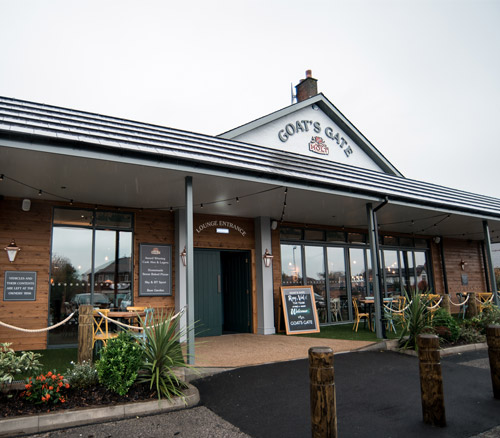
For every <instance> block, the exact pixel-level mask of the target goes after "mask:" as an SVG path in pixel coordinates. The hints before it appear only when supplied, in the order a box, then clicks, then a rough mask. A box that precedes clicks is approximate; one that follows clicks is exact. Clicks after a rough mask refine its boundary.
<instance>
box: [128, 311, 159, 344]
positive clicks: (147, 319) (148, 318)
mask: <svg viewBox="0 0 500 438" xmlns="http://www.w3.org/2000/svg"><path fill="white" fill-rule="evenodd" d="M127 312H137V313H139V312H141V313H142V312H144V313H145V315H144V319H143V320H142V322H143V324H144V327H149V326H150V325H152V324H153V319H154V318H153V314H154V309H153V308H152V307H138V306H135V307H134V306H129V307H127ZM137 322H138V323H140V320H139V319H137ZM134 336H135V337H136V338H138V339H142V340H143V341H145V340H146V329H144V330H141V331H139V332H138V333H134Z"/></svg>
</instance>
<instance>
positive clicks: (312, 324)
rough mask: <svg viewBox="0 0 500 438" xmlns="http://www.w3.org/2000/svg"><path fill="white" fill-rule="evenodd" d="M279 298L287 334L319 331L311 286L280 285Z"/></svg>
mask: <svg viewBox="0 0 500 438" xmlns="http://www.w3.org/2000/svg"><path fill="white" fill-rule="evenodd" d="M281 300H282V303H283V313H284V315H285V327H286V334H287V335H294V334H299V333H317V332H319V324H318V312H317V311H316V303H315V300H314V293H313V288H312V286H287V287H282V288H281Z"/></svg>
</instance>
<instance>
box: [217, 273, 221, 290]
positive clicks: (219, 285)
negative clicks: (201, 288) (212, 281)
mask: <svg viewBox="0 0 500 438" xmlns="http://www.w3.org/2000/svg"><path fill="white" fill-rule="evenodd" d="M220 280H221V279H220V274H217V293H219V294H220V293H221V292H222V290H221V282H220Z"/></svg>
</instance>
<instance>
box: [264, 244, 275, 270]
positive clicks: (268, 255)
mask: <svg viewBox="0 0 500 438" xmlns="http://www.w3.org/2000/svg"><path fill="white" fill-rule="evenodd" d="M263 259H264V266H265V267H266V268H269V266H271V262H272V260H273V256H272V255H271V253H270V252H269V250H268V249H267V248H266V252H265V253H264V257H263Z"/></svg>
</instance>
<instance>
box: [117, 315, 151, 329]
mask: <svg viewBox="0 0 500 438" xmlns="http://www.w3.org/2000/svg"><path fill="white" fill-rule="evenodd" d="M145 316H146V312H136V311H117V310H112V311H111V312H109V313H108V318H111V319H118V320H120V322H123V323H125V324H128V325H133V324H132V322H135V319H137V320H139V317H141V318H144V317H145ZM118 327H120V328H121V329H124V327H121V326H118Z"/></svg>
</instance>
